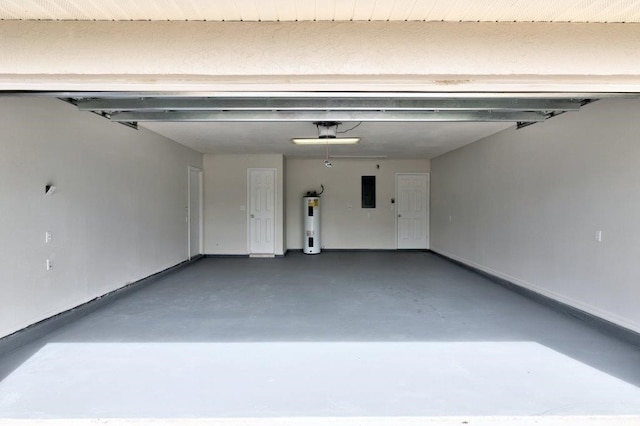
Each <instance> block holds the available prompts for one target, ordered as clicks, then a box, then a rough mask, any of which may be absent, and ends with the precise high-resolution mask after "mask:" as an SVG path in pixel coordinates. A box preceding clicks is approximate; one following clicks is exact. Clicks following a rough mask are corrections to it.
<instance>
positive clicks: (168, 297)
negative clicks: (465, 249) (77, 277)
mask: <svg viewBox="0 0 640 426" xmlns="http://www.w3.org/2000/svg"><path fill="white" fill-rule="evenodd" d="M0 379H2V381H1V382H0V418H35V417H38V418H96V417H101V418H176V417H178V418H180V417H181V418H211V417H215V418H234V417H270V418H273V417H283V418H284V417H327V418H328V417H334V418H335V417H338V418H340V417H343V418H346V417H368V418H378V417H389V416H404V417H411V416H467V415H468V416H558V415H559V416H564V415H570V416H578V415H618V414H621V415H639V414H640V348H638V347H636V346H633V345H630V344H628V343H625V342H623V341H620V340H617V339H616V338H614V337H611V336H607V335H606V334H604V333H603V332H601V331H600V330H598V329H593V328H591V327H590V326H588V325H586V324H584V323H581V322H580V321H578V320H576V319H574V318H572V317H569V316H566V315H564V314H561V313H558V312H555V311H554V310H552V309H550V308H548V307H546V306H542V305H540V304H537V303H536V302H533V301H531V300H529V299H527V298H525V297H523V296H521V295H518V294H516V293H514V292H511V291H509V290H507V289H504V288H502V287H500V286H498V285H496V284H494V283H492V282H490V281H488V280H486V279H484V278H482V277H480V276H478V275H476V274H474V273H472V272H469V271H467V270H465V269H462V268H460V267H458V266H456V265H454V264H452V263H449V262H447V261H446V260H443V259H442V258H439V257H438V256H436V255H433V254H430V253H420V252H410V253H407V252H362V253H336V252H326V253H323V254H321V255H319V256H305V255H302V254H299V253H292V254H289V255H288V256H287V257H285V258H283V259H246V258H214V259H203V260H200V261H198V262H197V263H195V264H193V265H191V266H189V267H187V268H184V269H182V270H180V271H178V272H176V273H172V274H170V275H168V276H166V277H164V278H161V279H160V280H158V281H155V282H153V283H152V284H150V285H148V286H146V287H143V288H141V289H140V290H138V291H136V292H134V293H132V294H130V295H129V296H127V297H125V298H122V299H119V300H116V301H114V302H113V303H111V304H109V305H107V306H105V307H103V308H101V309H99V310H97V311H95V312H93V313H91V314H89V315H87V316H85V317H83V318H81V319H80V320H78V321H76V322H73V323H72V324H70V325H67V326H65V327H63V328H61V329H59V330H57V331H56V332H54V333H51V334H50V335H48V336H47V337H46V338H44V339H41V340H40V341H37V342H34V343H33V344H30V345H27V346H25V347H23V348H20V349H18V350H16V351H14V352H12V353H10V354H8V355H6V356H4V357H3V358H2V359H0Z"/></svg>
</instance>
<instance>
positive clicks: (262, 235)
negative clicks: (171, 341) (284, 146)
mask: <svg viewBox="0 0 640 426" xmlns="http://www.w3.org/2000/svg"><path fill="white" fill-rule="evenodd" d="M248 186H249V188H248V190H247V194H248V200H247V205H248V209H247V214H248V216H249V217H248V224H249V226H248V230H247V231H248V238H249V254H258V255H273V254H275V248H276V246H275V233H276V228H275V224H276V221H275V219H276V212H275V206H276V169H248Z"/></svg>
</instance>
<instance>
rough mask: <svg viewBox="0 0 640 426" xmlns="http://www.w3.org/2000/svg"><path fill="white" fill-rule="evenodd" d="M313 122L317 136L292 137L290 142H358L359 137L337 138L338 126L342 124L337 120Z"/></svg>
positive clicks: (304, 143) (338, 143)
mask: <svg viewBox="0 0 640 426" xmlns="http://www.w3.org/2000/svg"><path fill="white" fill-rule="evenodd" d="M313 124H315V125H316V127H317V128H318V137H317V138H293V139H291V142H293V143H294V144H296V145H353V144H357V143H358V142H360V138H337V137H336V134H337V133H338V126H339V125H340V124H342V123H340V122H338V121H316V122H315V123H313ZM356 127H357V126H356ZM342 133H344V132H342Z"/></svg>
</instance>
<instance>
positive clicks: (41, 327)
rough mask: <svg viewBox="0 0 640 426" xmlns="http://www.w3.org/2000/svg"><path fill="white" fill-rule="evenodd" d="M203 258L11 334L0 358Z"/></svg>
mask: <svg viewBox="0 0 640 426" xmlns="http://www.w3.org/2000/svg"><path fill="white" fill-rule="evenodd" d="M203 257H204V256H203V255H198V256H194V257H193V258H191V259H190V260H185V261H183V262H180V263H178V264H176V265H173V266H171V267H169V268H166V269H163V270H162V271H159V272H156V273H155V274H152V275H149V276H148V277H145V278H142V279H140V280H138V281H135V282H132V283H129V284H126V285H125V286H123V287H120V288H118V289H116V290H113V291H110V292H109V293H106V294H103V295H102V296H98V297H96V298H94V299H91V300H89V301H88V302H85V303H82V304H80V305H78V306H76V307H74V308H71V309H67V310H66V311H63V312H60V313H59V314H56V315H53V316H51V317H49V318H45V319H43V320H40V321H38V322H36V323H34V324H31V325H29V326H27V327H25V328H23V329H21V330H18V331H16V332H14V333H11V334H9V335H8V336H5V337H3V338H1V339H0V356H2V355H4V354H7V353H9V352H11V351H13V350H15V349H17V348H19V347H21V346H24V345H26V344H29V343H31V342H34V341H36V340H38V339H40V338H41V337H44V336H45V335H47V334H49V333H51V332H52V331H54V330H56V329H58V328H60V327H62V326H64V325H67V324H69V323H71V322H73V321H76V320H78V319H79V318H82V317H83V316H85V315H87V314H90V313H91V312H94V311H96V310H97V309H99V308H101V307H103V306H105V305H107V304H109V303H111V302H114V301H115V300H118V299H120V298H121V297H124V296H126V295H129V294H131V293H132V292H134V291H137V290H140V289H141V288H143V287H145V286H147V285H149V284H151V283H152V282H154V281H156V280H157V279H159V278H161V277H163V276H166V275H167V274H170V273H172V272H174V271H177V270H179V269H182V268H184V267H185V266H188V265H191V264H193V263H195V262H197V261H198V260H200V259H202V258H203Z"/></svg>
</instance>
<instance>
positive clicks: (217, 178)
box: [204, 154, 284, 255]
mask: <svg viewBox="0 0 640 426" xmlns="http://www.w3.org/2000/svg"><path fill="white" fill-rule="evenodd" d="M261 167H266V168H275V169H276V183H277V190H276V253H275V254H277V255H281V254H284V239H283V234H284V231H283V227H284V209H283V206H284V158H283V156H282V155H277V154H268V155H267V154H265V155H211V154H207V155H205V156H204V231H205V232H204V252H205V253H206V254H233V255H235V254H248V253H249V249H248V247H247V212H246V210H243V208H244V209H246V207H247V169H248V168H261Z"/></svg>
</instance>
